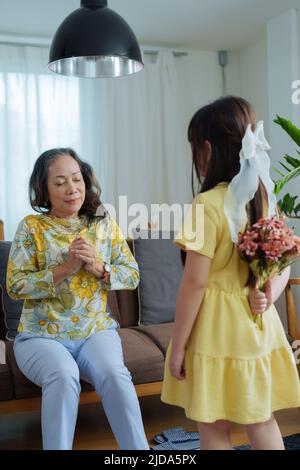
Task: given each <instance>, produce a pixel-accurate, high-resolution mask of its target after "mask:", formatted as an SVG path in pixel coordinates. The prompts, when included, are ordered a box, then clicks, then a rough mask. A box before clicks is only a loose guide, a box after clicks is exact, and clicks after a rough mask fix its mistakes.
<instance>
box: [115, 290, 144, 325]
mask: <svg viewBox="0 0 300 470" xmlns="http://www.w3.org/2000/svg"><path fill="white" fill-rule="evenodd" d="M115 292H116V295H117V299H118V306H119V312H120V322H119V323H120V326H121V328H128V327H130V326H136V325H138V323H139V301H138V290H137V289H135V290H117V291H115Z"/></svg>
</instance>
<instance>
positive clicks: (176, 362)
mask: <svg viewBox="0 0 300 470" xmlns="http://www.w3.org/2000/svg"><path fill="white" fill-rule="evenodd" d="M184 354H185V351H184V350H183V351H173V350H172V353H171V357H170V362H169V367H170V372H171V375H173V377H175V379H178V380H183V379H185V370H184V366H183V362H184Z"/></svg>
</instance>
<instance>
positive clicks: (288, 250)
mask: <svg viewBox="0 0 300 470" xmlns="http://www.w3.org/2000/svg"><path fill="white" fill-rule="evenodd" d="M237 248H238V251H239V253H240V256H241V257H242V258H243V259H244V260H245V261H246V262H248V263H249V267H250V269H251V270H252V272H253V274H254V275H255V277H256V278H257V279H258V280H259V285H260V286H261V287H263V285H264V284H265V283H266V281H267V280H268V279H269V278H270V277H272V276H274V275H275V274H280V272H282V271H283V270H284V269H285V268H286V267H287V266H288V265H290V264H291V263H293V262H294V261H295V260H296V258H298V257H299V256H300V238H299V237H297V236H296V235H294V232H293V229H291V228H290V227H288V225H287V224H286V222H285V220H284V219H283V218H279V217H268V218H261V219H259V220H258V221H257V222H256V223H255V224H253V225H252V227H249V228H248V229H247V230H246V231H245V232H244V233H242V234H240V236H239V241H238V244H237Z"/></svg>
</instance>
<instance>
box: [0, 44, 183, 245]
mask: <svg viewBox="0 0 300 470" xmlns="http://www.w3.org/2000/svg"><path fill="white" fill-rule="evenodd" d="M47 58H48V50H47V49H44V48H33V47H24V46H20V47H15V46H0V142H1V145H0V169H1V172H0V218H1V219H3V220H4V222H5V236H6V239H11V238H12V237H13V235H14V232H15V230H16V226H17V223H18V221H19V220H20V219H21V218H22V217H24V216H25V215H26V214H28V213H29V212H32V210H31V208H30V206H29V203H28V195H27V193H28V180H29V176H30V173H31V171H32V167H33V164H34V162H35V160H36V159H37V157H38V156H39V155H40V153H42V152H43V151H44V150H47V149H49V148H53V147H60V146H63V147H73V148H74V149H75V150H76V151H77V152H78V153H79V154H80V156H81V157H82V158H83V159H84V160H86V161H88V162H89V163H91V164H92V166H93V168H94V170H95V173H96V176H97V178H98V180H99V182H100V185H101V187H102V200H103V201H104V202H106V203H110V204H112V205H114V206H115V207H116V209H117V211H118V209H119V207H118V203H119V196H127V203H128V205H130V204H134V203H143V204H145V205H147V207H148V208H149V206H150V204H151V203H159V204H161V203H168V204H173V203H175V202H179V203H187V202H190V199H191V195H190V192H189V190H188V187H189V185H188V184H187V181H188V179H189V177H190V176H189V175H190V166H191V163H190V156H189V155H186V148H187V146H186V143H185V140H186V137H185V135H186V129H184V126H183V125H182V122H181V113H180V105H179V103H180V99H182V97H180V96H179V91H178V90H179V89H178V85H177V77H176V66H175V63H174V61H175V60H176V59H174V57H173V54H172V53H171V52H169V51H163V52H160V53H159V55H158V57H157V60H155V61H151V60H149V59H147V56H145V60H146V62H147V63H146V66H145V69H144V70H143V71H142V72H140V73H138V74H136V75H132V76H129V77H123V78H118V79H97V80H91V79H75V78H73V79H71V78H66V77H61V76H56V75H54V74H50V73H47V69H46V64H47Z"/></svg>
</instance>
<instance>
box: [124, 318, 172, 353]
mask: <svg viewBox="0 0 300 470" xmlns="http://www.w3.org/2000/svg"><path fill="white" fill-rule="evenodd" d="M173 326H174V323H161V324H160V325H140V326H136V327H133V328H132V329H134V330H136V331H138V332H140V333H143V334H145V335H146V336H148V337H149V338H150V339H151V340H152V341H153V342H154V343H155V344H156V346H157V347H158V348H159V349H160V350H161V352H162V353H163V355H164V356H166V352H167V348H168V345H169V342H170V339H171V336H172V330H173Z"/></svg>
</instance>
